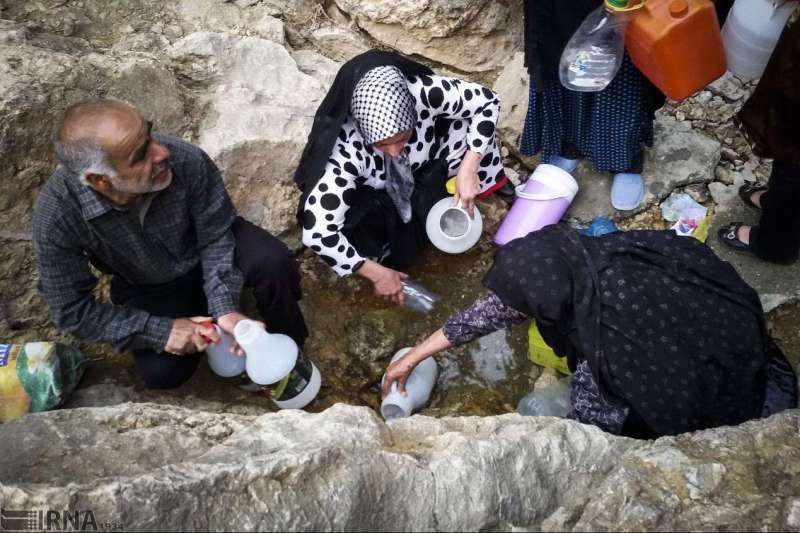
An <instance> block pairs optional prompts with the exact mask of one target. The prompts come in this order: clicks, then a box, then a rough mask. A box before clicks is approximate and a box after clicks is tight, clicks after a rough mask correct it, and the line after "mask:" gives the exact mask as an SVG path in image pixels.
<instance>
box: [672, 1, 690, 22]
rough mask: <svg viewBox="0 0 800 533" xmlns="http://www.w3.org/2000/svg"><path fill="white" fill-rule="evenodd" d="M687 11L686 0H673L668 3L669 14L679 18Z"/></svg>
mask: <svg viewBox="0 0 800 533" xmlns="http://www.w3.org/2000/svg"><path fill="white" fill-rule="evenodd" d="M688 12H689V4H687V3H686V0H675V1H674V2H671V3H670V4H669V14H670V15H672V16H673V17H675V18H680V17H683V16H684V15H686V14H687V13H688Z"/></svg>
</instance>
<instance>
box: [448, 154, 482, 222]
mask: <svg viewBox="0 0 800 533" xmlns="http://www.w3.org/2000/svg"><path fill="white" fill-rule="evenodd" d="M480 162H481V156H480V155H478V154H476V153H475V152H473V151H471V150H467V153H466V154H464V159H462V160H461V166H459V167H458V175H457V176H456V193H455V195H453V203H454V205H458V204H459V203H460V204H461V206H462V207H463V208H464V209H466V210H467V213H469V216H470V217H473V216H474V214H473V212H472V209H473V207H474V206H475V197H476V196H478V193H479V192H481V186H480V180H479V179H478V166H479V165H480Z"/></svg>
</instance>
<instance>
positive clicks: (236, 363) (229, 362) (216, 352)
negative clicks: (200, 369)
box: [206, 324, 246, 378]
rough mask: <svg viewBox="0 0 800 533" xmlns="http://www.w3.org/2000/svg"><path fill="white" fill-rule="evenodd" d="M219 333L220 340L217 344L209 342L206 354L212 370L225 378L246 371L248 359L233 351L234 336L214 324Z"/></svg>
mask: <svg viewBox="0 0 800 533" xmlns="http://www.w3.org/2000/svg"><path fill="white" fill-rule="evenodd" d="M213 327H214V329H215V330H217V334H218V335H219V342H218V343H216V344H209V345H208V347H207V348H206V355H207V356H208V366H209V367H211V371H212V372H214V373H215V374H216V375H218V376H220V377H223V378H232V377H234V376H238V375H239V374H241V373H242V372H244V367H245V364H246V360H245V358H244V357H243V356H240V355H238V354H236V353H232V352H231V348H233V346H234V344H235V341H234V340H233V337H231V336H230V335H228V334H227V333H225V332H224V331H222V328H220V327H219V326H218V325H216V324H213Z"/></svg>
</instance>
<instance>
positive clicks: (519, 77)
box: [492, 52, 530, 155]
mask: <svg viewBox="0 0 800 533" xmlns="http://www.w3.org/2000/svg"><path fill="white" fill-rule="evenodd" d="M524 62H525V54H523V53H522V52H518V53H516V54H514V57H513V58H512V59H511V61H509V62H508V64H507V65H506V66H505V68H503V70H502V71H501V72H500V75H499V76H498V77H497V80H496V81H495V82H494V86H493V87H492V88H493V89H494V91H495V92H496V93H497V94H498V95H499V96H500V102H501V108H500V120H499V121H498V129H497V132H498V134H499V135H500V139H501V140H502V142H503V143H504V144H505V145H506V146H507V147H508V149H509V150H510V151H511V153H514V154H517V155H519V153H520V152H519V141H520V139H521V138H522V129H523V127H524V125H525V115H526V113H527V112H528V95H529V88H530V76H528V69H526V68H525V64H524Z"/></svg>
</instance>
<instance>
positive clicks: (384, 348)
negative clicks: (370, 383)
mask: <svg viewBox="0 0 800 533" xmlns="http://www.w3.org/2000/svg"><path fill="white" fill-rule="evenodd" d="M406 329H407V323H406V322H405V321H404V320H403V317H402V316H399V315H398V313H396V312H393V310H391V309H387V310H384V311H373V312H372V313H370V314H369V315H366V316H359V317H354V318H353V319H351V320H350V321H348V322H347V323H346V324H344V328H343V332H344V334H345V335H346V337H347V339H348V342H349V353H348V355H350V356H351V357H352V358H353V359H354V360H361V361H383V362H384V363H386V362H388V359H389V358H391V356H393V355H394V354H395V352H396V351H397V350H399V349H400V348H403V347H404V346H400V345H399V344H398V342H399V341H400V339H402V338H404V337H405V335H406Z"/></svg>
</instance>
